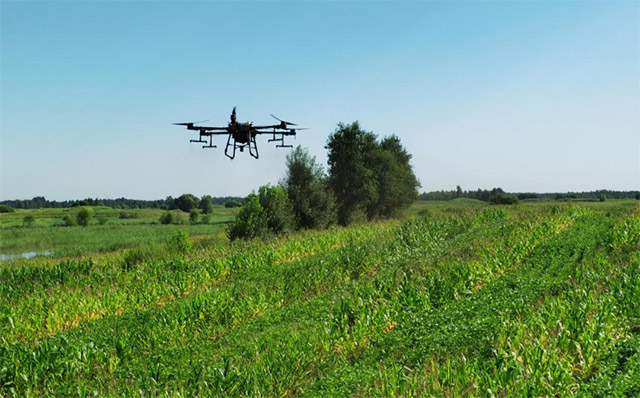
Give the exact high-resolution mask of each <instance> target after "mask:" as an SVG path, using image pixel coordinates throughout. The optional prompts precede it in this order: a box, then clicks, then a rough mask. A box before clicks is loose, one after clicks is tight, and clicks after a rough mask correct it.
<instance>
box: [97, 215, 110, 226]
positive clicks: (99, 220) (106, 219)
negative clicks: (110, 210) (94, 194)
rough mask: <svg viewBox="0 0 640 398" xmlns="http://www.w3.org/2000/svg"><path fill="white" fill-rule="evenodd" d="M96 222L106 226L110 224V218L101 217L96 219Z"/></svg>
mask: <svg viewBox="0 0 640 398" xmlns="http://www.w3.org/2000/svg"><path fill="white" fill-rule="evenodd" d="M96 220H98V224H100V225H106V224H107V223H108V222H109V217H107V216H104V215H100V216H98V217H96Z"/></svg>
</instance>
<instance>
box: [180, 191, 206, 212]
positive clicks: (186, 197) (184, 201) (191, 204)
mask: <svg viewBox="0 0 640 398" xmlns="http://www.w3.org/2000/svg"><path fill="white" fill-rule="evenodd" d="M199 204H200V201H199V200H198V198H196V197H195V196H193V195H192V194H190V193H185V194H182V195H180V196H179V197H177V198H176V199H175V205H176V207H177V208H178V209H180V210H182V211H184V212H185V213H188V212H190V211H191V209H194V208H197V207H198V205H199Z"/></svg>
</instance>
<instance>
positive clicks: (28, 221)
mask: <svg viewBox="0 0 640 398" xmlns="http://www.w3.org/2000/svg"><path fill="white" fill-rule="evenodd" d="M35 222H36V219H35V217H34V216H33V215H32V214H27V215H26V216H24V218H23V219H22V224H23V225H24V226H25V227H33V224H34V223H35Z"/></svg>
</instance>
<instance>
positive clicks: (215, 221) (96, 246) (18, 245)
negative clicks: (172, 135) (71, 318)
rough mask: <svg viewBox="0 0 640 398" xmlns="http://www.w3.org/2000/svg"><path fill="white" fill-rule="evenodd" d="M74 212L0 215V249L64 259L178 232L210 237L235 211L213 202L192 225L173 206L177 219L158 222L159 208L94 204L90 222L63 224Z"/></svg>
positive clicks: (150, 242)
mask: <svg viewBox="0 0 640 398" xmlns="http://www.w3.org/2000/svg"><path fill="white" fill-rule="evenodd" d="M77 211H78V210H77V209H40V210H17V211H16V212H14V213H3V214H0V253H2V254H14V253H17V254H20V253H27V252H50V253H51V255H52V256H53V257H68V256H79V255H88V254H94V253H104V252H112V251H117V250H121V249H129V248H135V247H139V246H143V245H155V244H159V243H164V242H165V241H166V240H167V239H168V238H169V237H170V236H172V235H173V233H174V232H175V231H177V230H183V231H186V232H187V233H189V234H190V235H194V236H206V235H215V234H216V233H220V232H222V231H224V230H225V228H226V224H227V223H229V222H231V221H232V220H233V217H234V215H235V212H236V210H235V209H226V208H224V207H222V206H215V207H214V212H213V213H212V214H211V216H210V217H209V220H208V222H207V223H206V224H204V223H199V224H191V223H189V222H188V220H189V216H188V214H185V213H183V212H181V211H179V210H174V211H173V213H174V214H175V217H174V218H176V219H178V220H179V223H178V224H170V225H160V224H159V218H160V216H161V215H162V214H164V211H162V210H154V209H145V210H117V209H110V208H106V207H94V208H93V212H94V216H93V217H92V220H91V223H90V225H89V226H87V227H81V226H63V222H62V219H63V217H65V216H67V215H68V216H70V217H71V218H72V219H74V220H75V214H76V213H77ZM27 215H30V216H33V218H34V224H33V226H24V225H23V219H24V217H26V216H27ZM99 219H101V220H102V221H103V224H100V222H99V221H98V220H99Z"/></svg>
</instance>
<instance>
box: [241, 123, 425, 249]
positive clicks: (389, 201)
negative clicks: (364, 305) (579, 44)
mask: <svg viewBox="0 0 640 398" xmlns="http://www.w3.org/2000/svg"><path fill="white" fill-rule="evenodd" d="M326 149H327V150H328V163H329V169H328V172H327V173H325V171H324V169H323V168H322V166H320V165H319V164H317V163H316V160H315V158H314V157H311V156H310V155H309V153H308V151H307V150H305V149H303V148H301V147H297V148H296V149H295V150H294V151H293V152H292V153H290V154H289V155H288V156H287V174H286V176H285V178H284V179H283V181H282V182H281V183H280V184H278V185H276V186H271V185H265V186H262V187H260V188H259V189H258V192H257V193H255V192H254V193H252V194H250V195H249V197H248V198H247V203H246V205H245V206H244V207H243V208H242V209H241V210H240V212H239V213H238V215H237V216H236V218H235V221H234V223H233V224H232V225H231V227H230V229H229V238H230V239H231V240H234V239H238V238H243V239H249V238H255V237H264V236H270V235H278V234H281V233H285V232H287V231H290V230H294V229H313V228H326V227H328V226H329V225H332V224H335V223H338V224H341V225H348V224H351V223H354V222H360V221H366V220H372V219H377V218H388V217H392V216H394V215H396V214H397V213H398V212H399V211H400V210H402V209H404V208H406V207H408V206H410V205H411V203H413V202H414V201H415V200H416V199H417V198H418V190H417V189H418V186H419V185H420V184H419V182H418V179H417V178H416V176H415V174H414V173H413V168H412V167H411V164H410V160H411V155H410V154H409V153H407V151H406V150H405V149H404V148H403V147H402V145H401V143H400V139H398V137H396V136H390V137H385V138H383V139H381V140H378V137H377V136H376V135H375V134H373V133H372V132H368V131H364V130H362V129H361V128H360V126H359V125H358V122H354V123H352V124H342V123H341V124H338V127H337V129H336V130H335V131H334V132H333V133H332V134H331V135H330V136H329V138H328V140H327V146H326Z"/></svg>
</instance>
